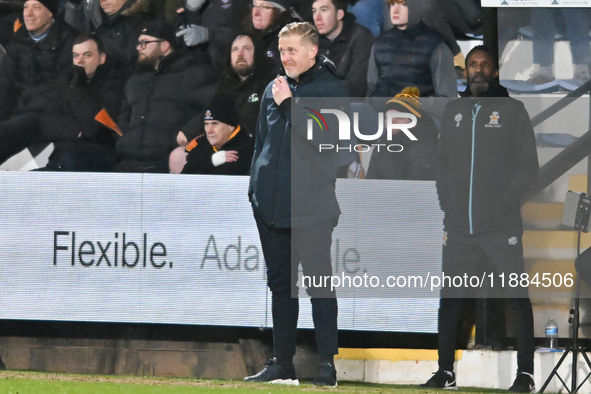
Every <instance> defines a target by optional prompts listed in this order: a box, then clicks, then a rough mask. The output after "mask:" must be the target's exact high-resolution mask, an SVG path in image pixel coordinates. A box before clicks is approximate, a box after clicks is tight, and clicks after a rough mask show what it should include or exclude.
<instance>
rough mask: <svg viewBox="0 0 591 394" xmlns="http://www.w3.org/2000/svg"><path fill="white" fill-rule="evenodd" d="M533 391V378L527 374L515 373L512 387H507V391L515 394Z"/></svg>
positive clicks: (534, 386)
mask: <svg viewBox="0 0 591 394" xmlns="http://www.w3.org/2000/svg"><path fill="white" fill-rule="evenodd" d="M535 389H536V385H535V383H534V378H533V376H532V375H531V374H530V373H527V372H517V376H516V377H515V380H514V381H513V386H511V387H509V391H513V392H515V393H533V392H534V390H535Z"/></svg>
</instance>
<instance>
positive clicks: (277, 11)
mask: <svg viewBox="0 0 591 394" xmlns="http://www.w3.org/2000/svg"><path fill="white" fill-rule="evenodd" d="M293 3H294V1H293V0H275V1H263V0H252V6H251V8H252V11H251V12H250V13H249V14H248V16H247V17H246V19H245V20H244V28H245V31H246V32H248V33H251V34H252V35H253V37H255V38H256V39H257V40H259V41H260V43H261V46H262V48H263V49H264V50H265V53H266V55H267V59H268V62H269V67H272V69H273V70H272V72H273V73H274V74H275V75H277V73H279V72H280V71H281V67H282V64H281V57H280V55H279V51H278V50H277V42H278V38H277V33H279V30H281V29H282V28H283V26H285V25H286V24H288V23H290V22H294V21H295V20H296V19H294V17H293V16H292V15H291V6H292V5H293Z"/></svg>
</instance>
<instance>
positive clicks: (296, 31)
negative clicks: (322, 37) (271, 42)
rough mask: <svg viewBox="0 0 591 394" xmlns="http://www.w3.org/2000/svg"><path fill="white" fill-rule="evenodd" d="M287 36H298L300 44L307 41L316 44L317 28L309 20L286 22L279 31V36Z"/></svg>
mask: <svg viewBox="0 0 591 394" xmlns="http://www.w3.org/2000/svg"><path fill="white" fill-rule="evenodd" d="M288 36H300V37H301V39H300V42H301V43H302V44H304V42H308V43H309V44H312V45H315V46H318V41H319V40H318V30H316V27H314V25H313V24H311V23H309V22H292V23H288V24H287V25H285V26H284V27H283V29H281V31H280V32H279V38H281V37H288Z"/></svg>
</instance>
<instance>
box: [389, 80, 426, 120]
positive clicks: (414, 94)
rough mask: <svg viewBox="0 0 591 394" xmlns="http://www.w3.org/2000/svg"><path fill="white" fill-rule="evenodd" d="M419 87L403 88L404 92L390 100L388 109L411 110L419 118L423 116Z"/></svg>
mask: <svg viewBox="0 0 591 394" xmlns="http://www.w3.org/2000/svg"><path fill="white" fill-rule="evenodd" d="M420 97H421V95H420V92H419V88H417V87H415V86H407V87H405V88H404V89H402V92H400V93H399V94H397V95H396V96H394V98H393V99H391V100H389V101H388V103H387V104H388V109H395V110H397V111H410V112H412V113H413V114H414V115H416V117H417V118H420V117H421V112H420V108H421V100H420Z"/></svg>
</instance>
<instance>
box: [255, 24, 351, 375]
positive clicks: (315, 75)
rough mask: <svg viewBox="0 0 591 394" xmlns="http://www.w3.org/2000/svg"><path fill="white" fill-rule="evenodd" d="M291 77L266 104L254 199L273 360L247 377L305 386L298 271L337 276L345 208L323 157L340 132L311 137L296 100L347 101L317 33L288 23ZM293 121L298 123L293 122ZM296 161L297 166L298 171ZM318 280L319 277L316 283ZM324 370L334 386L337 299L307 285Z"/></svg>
mask: <svg viewBox="0 0 591 394" xmlns="http://www.w3.org/2000/svg"><path fill="white" fill-rule="evenodd" d="M279 51H280V53H281V61H282V63H283V66H284V67H285V72H286V74H287V76H286V77H284V76H281V77H278V78H276V79H275V80H274V81H273V82H271V83H270V84H269V86H267V89H266V90H265V94H264V96H263V99H262V102H261V112H260V114H259V122H258V126H257V131H256V141H255V153H254V158H253V162H252V168H251V180H250V188H249V195H250V198H251V201H252V208H253V211H254V217H255V220H256V223H257V226H258V229H259V235H260V238H261V245H262V248H263V254H264V256H265V263H266V264H267V280H268V286H269V289H270V290H271V293H272V294H273V298H272V311H273V346H274V355H275V358H273V359H272V360H269V362H268V363H267V367H265V368H264V369H263V370H262V371H261V372H259V373H258V374H256V375H254V376H249V377H247V378H246V379H245V380H246V381H251V382H277V383H286V384H299V381H298V380H297V377H296V374H295V369H294V366H293V356H294V354H295V349H296V328H297V321H298V308H299V302H298V301H299V300H298V298H297V297H298V287H297V284H296V283H297V279H298V278H297V271H298V270H297V267H298V265H299V264H300V263H301V264H302V268H303V272H304V275H306V276H310V277H316V278H317V277H318V276H322V277H325V276H330V275H331V274H332V267H331V259H330V246H331V236H332V232H333V229H334V227H335V226H336V224H337V221H338V218H339V215H340V209H339V204H338V202H337V199H336V194H335V183H336V172H337V167H338V154H337V153H336V151H331V152H322V153H318V148H319V145H318V143H330V144H333V146H334V145H336V144H337V139H338V135H337V133H336V130H337V128H336V127H335V128H332V125H331V128H330V130H334V131H333V132H331V133H328V132H327V131H324V132H318V133H316V134H314V139H313V140H308V139H307V132H306V126H305V123H306V122H305V121H302V119H300V118H296V119H292V113H295V114H296V115H295V116H301V115H300V114H301V113H302V112H303V110H304V108H299V109H295V108H294V110H293V111H292V106H295V105H298V104H297V103H294V102H292V101H293V100H291V98H292V97H326V96H330V97H347V96H348V94H349V92H348V90H347V88H346V85H345V84H344V83H343V82H342V81H341V80H340V79H339V78H338V77H336V76H335V75H334V71H333V70H332V68H331V67H332V63H331V62H329V61H326V59H325V58H324V57H318V56H317V54H318V33H317V32H316V29H315V28H314V26H312V25H311V24H310V23H290V24H288V25H287V26H285V27H284V28H283V29H282V30H281V32H280V33H279ZM292 121H294V122H296V123H292ZM292 163H293V167H292ZM317 279H318V278H317ZM307 292H308V294H309V295H310V296H311V301H312V315H313V318H314V328H315V333H316V345H317V347H318V354H319V356H320V365H319V367H318V371H317V374H316V378H315V380H314V383H315V384H316V385H320V386H336V384H337V382H336V369H335V367H334V359H333V358H334V355H335V354H337V353H338V340H337V300H336V296H335V293H334V291H333V290H331V289H330V288H328V287H322V286H320V287H314V286H310V285H308V288H307Z"/></svg>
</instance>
